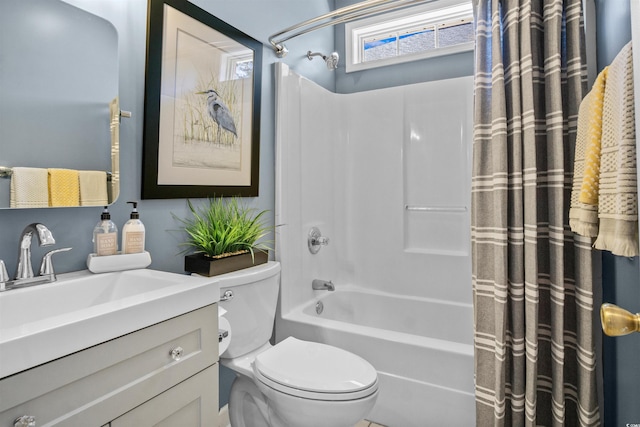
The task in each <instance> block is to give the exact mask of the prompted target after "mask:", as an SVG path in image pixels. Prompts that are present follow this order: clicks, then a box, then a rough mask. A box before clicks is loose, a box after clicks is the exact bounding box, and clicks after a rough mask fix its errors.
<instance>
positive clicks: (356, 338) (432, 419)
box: [275, 63, 475, 427]
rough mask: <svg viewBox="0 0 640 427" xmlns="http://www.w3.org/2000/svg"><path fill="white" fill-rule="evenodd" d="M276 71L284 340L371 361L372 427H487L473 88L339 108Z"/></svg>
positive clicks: (445, 88) (454, 83)
mask: <svg viewBox="0 0 640 427" xmlns="http://www.w3.org/2000/svg"><path fill="white" fill-rule="evenodd" d="M275 66H276V91H277V94H276V103H277V106H276V115H277V117H276V121H277V127H276V162H277V165H276V181H277V182H276V187H277V188H276V223H277V224H279V225H280V226H279V227H278V229H277V236H276V252H277V258H278V259H279V260H280V261H281V263H282V276H281V280H282V282H281V292H280V301H279V313H278V318H277V320H276V339H277V340H278V341H280V340H282V339H284V338H285V337H286V336H289V335H292V336H296V337H298V338H301V339H308V340H313V341H319V342H326V343H327V344H331V345H335V346H337V347H342V348H345V349H347V350H349V351H351V352H353V353H356V354H359V355H360V356H362V357H364V358H365V359H367V360H369V361H370V362H371V363H372V364H373V365H374V366H375V367H376V369H377V371H378V375H379V380H380V396H379V399H378V401H377V403H376V406H375V408H374V410H373V412H372V413H371V414H370V416H369V417H368V418H370V419H371V420H372V421H376V422H378V423H381V424H385V425H390V426H403V427H413V426H415V427H424V426H431V425H434V426H441V425H473V423H474V422H475V421H474V420H475V416H474V413H475V409H474V408H475V406H474V395H473V310H472V304H471V303H472V301H471V261H470V220H469V207H470V170H471V166H470V165H471V163H470V157H471V140H472V133H471V132H472V106H473V105H472V104H473V79H472V77H463V78H457V79H451V80H443V81H436V82H428V83H421V84H415V85H410V86H402V87H395V88H387V89H380V90H375V91H369V92H360V93H354V94H334V93H331V92H329V91H327V90H325V89H324V88H322V87H320V86H318V85H316V84H315V83H313V82H311V81H309V80H306V79H305V78H302V77H300V76H299V75H297V74H295V73H294V72H293V71H292V70H290V69H289V68H288V67H287V66H286V65H285V64H281V63H277V64H275ZM312 227H318V228H319V229H320V231H321V233H322V235H323V236H326V237H328V238H329V243H328V245H327V246H323V247H322V248H321V250H320V251H319V252H318V253H317V254H315V255H314V254H311V253H310V251H309V250H308V247H307V237H308V233H309V230H310V229H311V228H312ZM314 279H322V280H327V281H329V280H331V281H332V282H333V284H334V285H335V289H336V290H335V292H329V291H324V290H313V289H312V287H311V283H312V281H313V280H314ZM319 301H320V302H322V306H323V308H324V310H323V311H322V313H321V314H317V312H316V305H317V303H318V302H319Z"/></svg>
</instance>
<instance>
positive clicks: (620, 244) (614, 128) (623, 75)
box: [594, 43, 638, 257]
mask: <svg viewBox="0 0 640 427" xmlns="http://www.w3.org/2000/svg"><path fill="white" fill-rule="evenodd" d="M598 218H599V219H600V226H599V231H598V238H597V239H596V241H595V243H594V247H595V248H596V249H604V250H609V251H611V252H612V253H613V254H615V255H622V256H628V257H631V256H636V255H638V196H637V179H636V128H635V111H634V94H633V62H632V52H631V43H628V44H627V45H626V46H625V47H623V48H622V50H621V51H620V53H619V54H618V55H617V56H616V58H615V59H614V60H613V62H612V63H611V66H609V74H608V76H607V86H606V89H605V96H604V105H603V112H602V151H601V164H600V190H599V200H598Z"/></svg>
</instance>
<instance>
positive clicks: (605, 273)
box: [596, 0, 640, 426]
mask: <svg viewBox="0 0 640 427" xmlns="http://www.w3.org/2000/svg"><path fill="white" fill-rule="evenodd" d="M596 13H597V28H596V31H597V40H598V71H600V70H602V69H603V68H604V67H605V66H607V65H609V64H610V63H611V61H613V59H614V58H615V56H616V55H617V54H618V52H619V51H620V49H621V48H622V47H623V46H624V45H625V44H626V43H628V42H629V40H631V26H630V24H631V22H630V17H631V12H630V10H629V1H628V0H596ZM639 272H640V265H639V263H638V257H634V258H623V257H617V256H613V255H611V254H610V253H609V252H603V255H602V291H603V301H604V302H611V303H614V304H617V305H619V306H621V307H623V308H626V309H627V310H630V311H632V312H634V313H637V312H638V311H640V278H639ZM638 355H640V334H638V333H635V334H632V335H627V336H623V337H615V338H612V337H606V336H605V337H604V339H603V366H604V378H605V380H604V425H605V426H624V425H627V424H631V423H640V404H639V402H640V398H638V384H640V368H638V360H639V359H638Z"/></svg>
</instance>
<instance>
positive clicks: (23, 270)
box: [16, 223, 56, 280]
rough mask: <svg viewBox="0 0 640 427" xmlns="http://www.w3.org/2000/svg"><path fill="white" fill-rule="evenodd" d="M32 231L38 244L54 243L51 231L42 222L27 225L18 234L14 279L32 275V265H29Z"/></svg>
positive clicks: (27, 277) (26, 277) (47, 244)
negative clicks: (16, 267)
mask: <svg viewBox="0 0 640 427" xmlns="http://www.w3.org/2000/svg"><path fill="white" fill-rule="evenodd" d="M33 233H37V235H38V241H39V242H40V246H50V245H53V244H55V243H56V240H55V239H54V238H53V234H51V231H49V229H48V228H47V227H45V226H44V225H43V224H39V223H33V224H29V225H27V226H26V227H25V228H24V230H22V234H21V235H20V247H19V248H18V269H17V270H16V280H20V279H30V278H31V277H33V267H32V266H31V240H32V238H33Z"/></svg>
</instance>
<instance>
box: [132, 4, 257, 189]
mask: <svg viewBox="0 0 640 427" xmlns="http://www.w3.org/2000/svg"><path fill="white" fill-rule="evenodd" d="M261 70H262V44H261V43H259V42H258V41H256V40H254V39H253V38H251V37H249V36H248V35H246V34H245V33H243V32H241V31H239V30H238V29H236V28H234V27H232V26H231V25H229V24H227V23H225V22H223V21H221V20H220V19H218V18H216V17H215V16H213V15H211V14H209V13H208V12H206V11H205V10H203V9H201V8H199V7H198V6H196V5H194V4H193V3H190V2H189V1H187V0H149V5H148V29H147V64H146V82H145V102H144V141H143V167H142V198H143V199H173V198H196V197H210V196H214V195H215V196H243V197H250V196H257V195H258V175H259V163H260V159H259V156H260V96H261Z"/></svg>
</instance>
